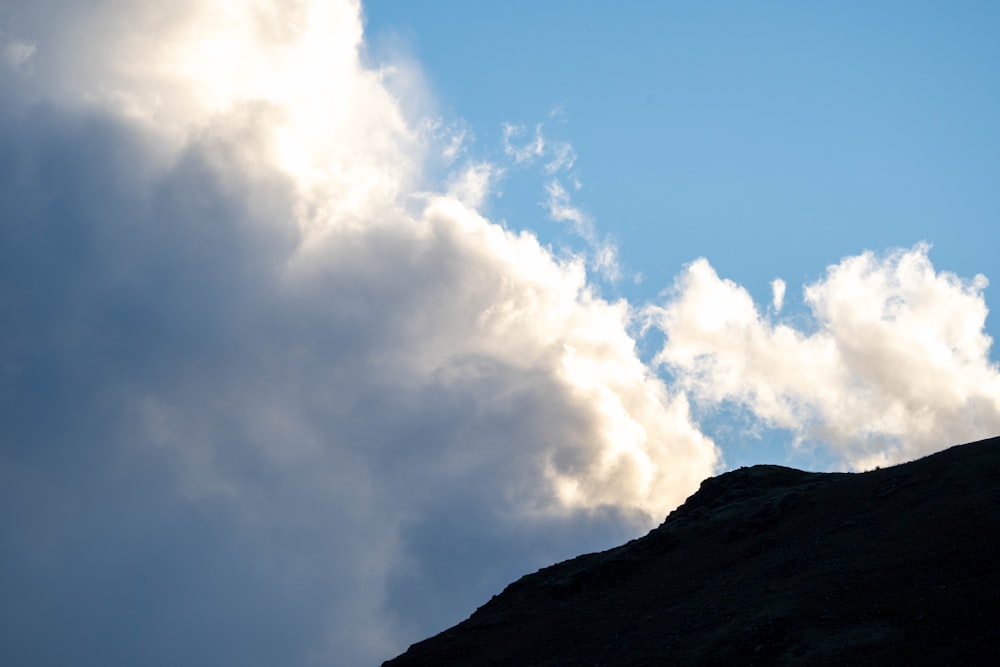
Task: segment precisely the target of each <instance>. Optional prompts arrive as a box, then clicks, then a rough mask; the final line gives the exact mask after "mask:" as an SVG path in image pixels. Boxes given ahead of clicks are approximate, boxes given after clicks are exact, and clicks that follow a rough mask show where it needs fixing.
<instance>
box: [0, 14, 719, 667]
mask: <svg viewBox="0 0 1000 667" xmlns="http://www.w3.org/2000/svg"><path fill="white" fill-rule="evenodd" d="M220 6H222V7H224V8H225V9H226V11H230V12H236V15H239V11H240V9H239V6H240V5H239V3H236V4H232V3H221V4H220ZM302 7H303V8H304V11H305V10H310V11H312V10H315V11H320V10H324V11H325V9H330V10H331V11H333V14H332V15H334V16H337V17H340V19H342V20H340V22H339V23H338V22H333V23H332V24H331V25H332V29H335V30H346V31H347V32H346V34H348V35H350V34H353V33H352V31H353V30H357V31H358V32H357V34H358V35H360V32H359V31H360V27H359V26H360V22H359V18H358V16H357V7H356V6H355V5H353V4H352V3H303V5H302ZM317 8H319V9H317ZM23 9H24V11H23V12H22V14H23V17H22V18H23V20H22V22H21V24H22V27H23V32H24V38H25V39H33V40H37V44H38V52H37V56H36V59H35V60H33V62H32V65H33V71H32V73H31V76H30V77H27V78H26V79H25V80H24V81H23V82H20V83H17V84H16V85H11V86H9V87H7V88H6V90H5V91H4V93H3V98H2V103H0V114H2V123H0V219H2V220H3V221H4V223H3V224H2V225H0V322H2V326H0V410H2V413H0V443H2V446H0V526H2V528H3V532H4V535H5V549H4V550H3V553H2V554H0V583H2V584H3V586H4V590H6V591H9V592H10V595H7V596H5V599H4V602H3V603H0V618H2V620H3V621H4V622H3V623H2V627H0V646H2V647H3V648H0V658H2V659H3V661H4V662H10V663H16V664H45V663H53V662H54V663H69V662H74V663H94V664H98V663H99V664H178V663H185V664H196V665H197V664H250V665H253V664H261V665H274V664H281V665H295V664H310V663H320V664H348V665H350V664H371V663H372V662H375V661H377V660H378V659H381V658H385V657H388V656H389V655H391V654H393V653H394V652H397V651H399V650H401V649H403V648H405V646H406V644H407V643H408V642H410V641H413V640H415V639H418V638H420V637H422V636H425V635H427V634H429V633H431V632H435V631H437V630H439V629H441V628H442V627H444V626H445V625H447V624H448V623H452V622H454V621H456V620H458V619H459V618H460V617H462V616H464V615H466V614H468V613H469V612H471V611H472V609H473V606H474V605H475V604H477V603H479V602H481V601H482V600H483V599H484V598H486V597H488V595H489V594H491V593H495V592H498V591H499V589H500V588H501V587H502V586H503V585H504V584H506V583H508V582H509V581H510V580H511V579H512V578H514V577H515V576H517V575H519V574H521V573H523V572H525V571H528V570H531V569H534V568H536V567H539V566H541V565H544V564H548V563H549V562H551V561H552V560H555V559H558V558H563V557H568V556H570V555H574V554H576V553H579V552H580V551H584V550H588V549H594V548H600V547H602V546H607V545H610V544H613V543H616V542H618V541H620V540H621V539H623V538H624V537H625V536H630V535H634V534H635V533H636V532H638V531H640V530H642V528H644V527H648V526H649V525H651V524H652V523H655V522H656V521H659V520H660V519H661V518H662V515H663V514H665V513H666V512H667V511H669V509H671V507H673V506H674V505H676V504H677V503H679V502H680V501H681V500H683V498H684V497H685V496H686V495H687V494H688V493H690V492H691V491H692V490H693V489H694V488H695V487H696V485H697V483H698V482H699V481H700V480H701V479H702V478H703V477H705V476H706V475H708V474H710V473H711V472H712V471H713V470H714V469H715V466H716V465H717V462H718V452H717V450H716V449H715V447H714V445H713V443H712V442H711V441H710V440H708V439H707V438H705V437H704V436H702V435H701V434H700V432H699V431H698V430H697V428H696V426H694V425H693V424H692V423H691V421H690V418H689V416H688V412H687V403H686V400H685V399H684V397H683V396H682V395H678V394H675V393H672V392H671V391H669V390H668V388H667V387H665V386H664V385H663V383H662V382H661V381H660V380H658V379H657V378H656V377H655V376H654V375H653V374H652V373H651V372H650V371H649V370H648V369H647V368H646V367H645V365H643V364H642V362H641V361H640V360H639V359H638V358H637V356H636V353H635V349H634V342H633V340H632V338H631V337H630V336H629V334H628V333H627V327H628V326H629V324H630V318H631V314H630V311H629V309H628V307H627V304H624V303H608V302H606V301H604V300H602V299H600V298H598V297H597V296H595V295H594V294H593V293H592V292H591V290H590V289H589V287H588V286H587V282H586V276H585V273H584V270H583V268H582V266H581V265H580V264H579V263H574V262H560V261H558V260H556V259H555V258H553V257H552V255H551V254H550V253H549V251H547V250H546V249H545V248H543V247H542V246H540V245H539V244H538V242H537V240H536V239H535V238H534V237H533V236H531V235H530V234H520V235H518V234H513V233H511V232H509V231H506V230H504V229H503V228H501V227H499V226H497V225H494V224H492V223H490V222H489V221H488V220H486V219H484V218H482V217H481V216H480V215H479V214H478V213H477V212H476V211H475V210H474V209H473V208H470V207H469V204H466V203H463V202H462V201H460V200H459V199H457V198H455V197H453V196H451V195H447V194H445V195H434V194H430V195H429V194H426V192H425V191H424V190H421V191H419V192H418V191H416V190H415V186H414V182H415V176H414V173H415V169H414V165H417V164H419V163H420V161H421V160H422V159H423V157H422V156H423V155H424V151H425V145H426V142H427V141H428V139H426V138H422V137H420V136H419V133H418V132H416V131H414V130H411V129H410V128H409V126H408V125H407V124H406V122H405V121H404V120H403V117H404V114H402V113H401V112H400V110H399V108H400V105H401V104H402V102H405V100H403V101H400V100H399V99H396V98H394V97H393V96H392V95H391V94H390V93H389V92H388V91H387V90H386V89H385V88H384V87H383V86H382V85H381V83H380V79H379V77H378V76H375V75H374V74H373V72H372V71H371V70H368V69H365V67H364V66H362V65H361V64H360V63H359V61H358V59H357V58H356V53H355V51H354V50H353V49H339V50H334V51H332V52H329V53H327V54H326V55H328V56H330V57H331V58H333V59H334V60H333V61H332V65H334V66H333V67H328V69H330V70H331V71H335V72H337V74H336V77H334V78H335V79H336V83H337V84H338V85H337V86H332V87H331V88H330V89H329V90H325V92H324V90H320V91H318V92H317V93H316V97H317V99H318V102H317V107H316V108H315V109H314V110H313V111H316V114H315V116H313V115H310V113H307V112H309V111H310V110H309V109H306V110H302V109H301V108H300V107H298V106H296V103H297V101H298V100H299V97H298V92H296V90H295V89H289V88H284V87H282V86H280V85H278V84H276V83H275V82H274V81H264V82H263V83H262V82H261V81H258V80H256V79H254V78H253V77H252V76H251V77H249V78H246V79H241V78H240V76H243V75H242V74H240V76H235V80H237V82H240V85H238V86H234V88H233V89H232V90H230V91H229V93H227V94H228V95H229V96H230V97H229V98H227V99H224V100H222V102H220V101H219V100H218V99H214V98H212V99H209V98H206V97H204V96H202V94H201V90H202V88H201V87H203V86H204V85H205V82H206V81H207V80H208V79H205V78H199V77H201V76H202V74H191V73H189V72H187V73H186V72H185V71H181V73H180V74H178V73H177V72H176V71H175V69H172V68H171V67H168V66H167V65H174V64H176V63H174V62H173V61H171V62H170V63H167V65H164V64H163V63H156V62H146V63H143V62H142V58H144V57H146V55H145V53H146V52H145V51H141V50H134V49H133V46H134V44H133V42H132V41H131V40H129V39H126V38H125V37H123V35H122V34H119V33H117V32H115V30H117V29H118V28H119V27H120V26H122V25H126V24H128V21H127V20H126V19H127V18H128V17H129V16H131V15H132V14H135V13H136V12H138V14H136V15H137V16H139V18H140V19H142V20H141V21H139V24H138V25H140V26H150V25H154V24H155V23H156V22H155V21H151V20H150V19H149V15H150V14H149V13H150V12H153V13H155V11H154V10H156V6H155V3H148V4H136V5H135V6H134V7H131V8H130V7H125V6H121V5H118V4H114V3H110V4H107V5H94V6H92V7H91V8H90V9H89V10H87V11H84V10H83V9H79V8H78V9H77V10H74V11H76V12H77V14H80V13H81V12H82V14H80V15H77V14H71V15H67V16H70V18H72V19H73V20H76V19H80V20H79V23H78V24H74V23H72V22H70V21H69V19H66V21H63V19H64V18H66V17H64V16H61V15H59V13H58V12H54V13H52V14H51V15H49V16H50V18H49V19H46V15H45V14H44V13H40V12H38V13H36V10H35V9H33V8H32V7H29V6H28V5H25V7H24V8H23ZM49 9H53V7H51V6H50V7H49ZM112 9H114V10H115V11H121V12H123V14H122V15H121V16H119V17H118V18H117V20H114V21H111V20H110V17H111V10H112ZM190 9H191V7H190V6H188V5H183V6H178V8H177V11H176V12H174V13H171V14H170V17H168V18H171V21H167V22H166V23H165V25H167V27H168V28H169V30H168V29H166V28H165V29H164V33H163V35H162V37H163V39H164V40H165V42H164V44H163V52H164V53H169V52H171V47H172V46H175V45H173V44H172V43H171V42H170V39H171V38H172V37H171V36H172V35H175V34H179V35H182V36H183V39H182V40H181V42H179V43H182V44H187V43H188V41H184V40H191V39H195V38H194V37H191V34H194V35H195V37H198V36H199V35H206V34H207V35H211V34H213V33H212V31H211V29H210V28H212V26H211V25H209V26H208V28H204V26H202V27H201V28H199V29H198V30H195V31H194V32H193V33H191V32H190V31H188V32H185V30H187V29H186V28H185V29H184V30H182V29H180V28H177V26H186V25H188V21H187V18H186V15H185V13H184V12H186V11H188V10H190ZM88 12H89V13H88ZM130 12H131V13H130ZM344 17H346V19H345V18H344ZM46 20H48V22H46ZM345 21H346V23H345ZM195 23H197V22H195ZM306 24H309V22H308V21H305V23H304V25H306ZM74 25H79V26H85V27H88V29H89V28H94V27H95V26H96V27H100V29H101V30H103V31H104V33H99V34H105V36H106V37H107V40H106V41H105V42H103V43H102V48H101V49H100V50H96V51H95V52H94V53H93V54H91V53H90V52H87V51H81V52H79V54H78V55H79V58H78V59H79V61H80V62H77V63H75V65H74V66H73V67H69V66H65V67H62V68H60V67H61V66H60V64H59V63H60V62H63V61H62V60H60V54H64V52H63V51H59V50H58V49H56V48H55V46H53V45H56V44H63V47H64V48H68V47H65V45H66V44H70V45H71V44H74V43H77V42H76V41H75V40H79V39H81V37H80V35H79V34H77V33H75V32H74V30H75V29H76V28H74ZM198 25H201V24H198ZM345 26H346V27H345ZM175 28H176V29H175ZM251 33H252V31H251ZM248 34H249V33H248ZM251 36H252V35H251ZM244 37H245V39H246V40H250V39H251V37H246V36H244ZM286 37H287V40H288V43H292V44H294V43H295V40H293V39H292V38H291V37H288V36H285V37H282V38H281V39H280V40H278V41H277V42H275V41H274V39H277V38H273V36H270V37H267V38H266V39H267V40H269V41H267V44H272V45H273V44H274V43H279V44H284V43H285V42H284V41H282V40H286ZM358 38H359V39H360V37H358ZM178 39H180V38H178ZM254 39H257V37H254ZM261 39H263V38H261ZM196 41H197V40H196ZM251 41H252V40H251ZM347 43H348V44H350V41H349V40H348V42H347ZM240 44H243V43H242V42H241V43H240ZM293 51H294V49H293ZM264 52H265V55H266V57H267V58H270V59H271V60H266V62H264V63H263V65H266V66H268V67H269V66H272V65H273V66H275V67H277V66H278V65H280V64H282V63H285V59H286V56H287V55H288V52H286V50H284V49H283V48H282V49H278V48H277V47H275V50H274V51H273V52H271V51H268V50H267V49H264ZM109 53H111V54H115V55H116V56H117V57H118V60H115V59H112V60H114V61H115V62H119V61H120V60H125V61H128V59H129V58H130V57H131V58H134V59H135V61H134V62H132V64H133V65H134V66H135V67H139V68H140V69H142V68H145V71H149V72H151V73H152V75H151V78H150V79H149V81H147V82H145V83H143V84H142V85H141V86H138V87H137V86H136V85H134V82H133V80H132V78H130V76H129V75H128V73H125V74H122V72H120V71H119V70H117V69H115V68H114V67H111V66H109V65H108V64H107V63H108V62H109V59H108V54H109ZM292 55H295V53H292ZM288 57H290V56H288ZM338 58H340V59H341V60H337V59H338ZM227 63H228V64H227ZM222 64H223V65H226V66H229V65H233V63H232V62H229V61H223V62H222ZM237 64H238V63H237ZM233 66H235V65H233ZM182 69H183V68H182ZM264 69H267V67H265V68H264ZM70 70H71V71H72V73H73V74H74V76H70V75H69V74H67V72H69V71H70ZM240 72H242V70H240ZM237 74H239V72H237ZM189 76H193V77H194V79H193V81H191V80H189ZM205 76H206V77H207V76H208V75H207V74H206V75H205ZM154 85H155V86H158V87H157V88H155V90H156V92H158V93H159V95H160V96H161V97H162V98H163V99H162V100H161V101H158V102H156V104H153V106H149V104H152V102H150V100H152V99H153V98H152V97H150V96H149V95H148V93H149V91H150V90H152V89H153V88H152V87H154ZM338 86H339V87H338ZM344 90H347V91H350V95H348V96H347V97H344V95H342V94H340V93H341V92H342V91H344ZM95 91H96V92H95ZM326 93H329V96H326V97H325V95H326ZM343 99H348V100H350V101H351V106H350V109H348V111H347V112H346V113H344V114H341V116H339V117H337V118H334V119H332V120H331V121H330V125H329V126H327V125H315V124H311V123H314V122H315V120H316V118H326V116H325V115H324V113H325V112H326V110H328V109H332V108H335V107H336V106H337V104H340V106H343V105H342V104H341V103H340V100H343ZM335 103H336V104H335ZM220 104H221V105H222V106H221V107H220V106H219V105H220ZM209 107H211V108H209ZM293 107H295V109H297V111H296V112H295V113H291V112H290V111H289V109H292V108H293ZM296 114H298V115H296ZM314 132H320V133H322V134H317V135H315V136H314V135H312V134H310V133H314ZM475 200H476V198H475V197H473V198H472V199H471V200H467V201H473V202H474V201H475Z"/></svg>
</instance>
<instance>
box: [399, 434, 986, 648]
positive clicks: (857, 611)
mask: <svg viewBox="0 0 1000 667" xmlns="http://www.w3.org/2000/svg"><path fill="white" fill-rule="evenodd" d="M998 545H1000V438H992V439H989V440H983V441H980V442H976V443H972V444H968V445H962V446H957V447H952V448H950V449H947V450H945V451H942V452H940V453H937V454H934V455H932V456H928V457H926V458H923V459H920V460H918V461H913V462H911V463H906V464H903V465H898V466H894V467H891V468H885V469H879V470H873V471H870V472H865V473H810V472H802V471H800V470H794V469H791V468H784V467H781V466H774V465H758V466H753V467H750V468H741V469H739V470H734V471H732V472H728V473H725V474H723V475H719V476H718V477H713V478H710V479H707V480H705V481H704V482H702V484H701V488H700V489H699V490H698V491H697V492H696V493H695V494H694V495H692V496H691V497H690V498H688V499H687V501H686V502H685V503H684V504H683V505H682V506H681V507H679V508H677V509H676V510H674V511H673V512H671V514H670V516H668V517H667V519H666V520H665V521H664V522H663V523H662V524H661V525H660V526H659V527H657V528H655V529H654V530H652V531H651V532H650V533H649V534H648V535H646V536H645V537H642V538H639V539H636V540H632V541H631V542H628V543H627V544H625V545H622V546H620V547H617V548H615V549H610V550H608V551H604V552H601V553H594V554H587V555H584V556H579V557H578V558H574V559H572V560H568V561H565V562H563V563H559V564H557V565H553V566H551V567H547V568H544V569H542V570H539V571H538V572H536V573H534V574H529V575H527V576H525V577H522V578H521V579H519V580H518V581H516V582H514V583H513V584H511V585H509V586H508V587H507V588H506V589H505V590H504V591H503V592H502V593H501V594H500V595H497V596H494V597H493V599H492V600H490V601H489V602H487V603H486V604H485V605H483V606H482V607H480V608H479V609H478V610H476V612H475V613H474V614H472V616H471V617H470V618H468V619H467V620H465V621H463V622H462V623H459V624H458V625H456V626H455V627H453V628H451V629H449V630H445V631H444V632H442V633H441V634H439V635H437V636H435V637H431V638H430V639H426V640H424V641H421V642H418V643H416V644H414V645H412V646H411V647H410V648H409V650H407V651H406V652H405V653H404V654H403V655H400V656H399V657H397V658H395V659H393V660H389V661H388V662H386V663H384V666H390V667H404V666H408V665H434V666H446V665H463V666H476V665H505V666H506V665H545V666H548V667H555V666H557V665H659V664H676V665H793V664H794V665H805V664H808V665H834V664H838V665H839V664H852V665H859V664H861V665H918V664H923V665H976V664H996V663H995V662H994V660H996V657H995V656H996V655H998V654H1000V547H998Z"/></svg>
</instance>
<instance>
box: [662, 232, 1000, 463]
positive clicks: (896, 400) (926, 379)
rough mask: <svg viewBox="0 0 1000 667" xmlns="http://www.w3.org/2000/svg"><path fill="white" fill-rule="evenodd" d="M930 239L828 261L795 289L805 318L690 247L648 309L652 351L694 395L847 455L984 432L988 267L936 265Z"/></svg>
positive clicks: (995, 412)
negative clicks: (658, 345)
mask: <svg viewBox="0 0 1000 667" xmlns="http://www.w3.org/2000/svg"><path fill="white" fill-rule="evenodd" d="M927 252H928V247H927V246H925V245H918V246H916V247H914V248H912V249H910V250H899V251H895V252H892V253H890V254H888V255H886V256H884V257H881V258H880V257H876V256H875V255H874V254H873V253H870V252H866V253H864V254H862V255H859V256H856V257H848V258H845V259H844V260H842V261H841V262H840V263H839V264H837V265H834V266H831V267H829V269H828V270H827V274H826V277H825V278H824V279H822V280H820V281H818V282H816V283H814V284H811V285H808V286H806V288H805V291H804V295H805V301H806V303H807V305H808V306H809V307H810V308H811V310H812V313H813V316H814V318H815V330H801V329H796V328H794V327H793V326H791V325H790V324H788V323H785V322H782V321H780V320H777V321H776V320H773V319H770V318H768V317H767V316H765V315H763V314H762V313H760V312H759V311H758V309H757V308H756V306H755V305H754V303H753V301H752V299H751V297H750V295H749V293H748V292H747V291H746V290H745V289H743V288H742V287H740V286H738V285H736V284H735V283H733V282H732V281H729V280H723V279H720V278H719V277H718V275H717V274H716V273H715V271H714V270H713V269H712V267H711V266H710V265H709V263H708V262H707V261H706V260H704V259H700V260H698V261H696V262H694V263H692V264H691V265H689V266H688V267H687V268H686V269H685V271H684V273H683V274H682V275H681V276H680V278H679V279H678V281H677V284H676V291H675V294H674V296H673V297H672V298H671V299H670V300H668V301H667V303H666V304H665V305H664V306H663V307H660V308H653V309H650V311H649V315H650V316H651V317H652V318H653V319H654V320H655V322H656V324H657V326H659V327H660V328H662V330H663V332H664V333H665V334H666V338H667V340H666V343H665V345H664V347H663V350H662V351H661V352H660V354H659V356H658V358H657V359H658V361H659V362H661V363H664V364H666V365H668V366H669V367H670V369H671V371H672V372H673V373H674V374H675V375H676V376H677V378H678V381H679V382H680V383H681V385H682V386H685V387H687V388H688V389H689V390H690V391H692V392H693V393H694V394H695V396H697V398H698V400H700V401H704V402H705V403H707V404H710V405H711V404H718V403H720V402H723V401H733V402H736V403H739V404H742V405H745V406H746V407H748V408H749V409H750V410H751V411H752V412H753V413H754V414H755V415H756V416H757V417H758V418H759V419H760V420H762V421H763V422H765V423H766V424H768V425H771V426H777V427H781V428H785V429H790V430H792V431H793V432H794V433H795V434H796V437H797V438H799V439H806V440H818V441H821V442H823V443H826V444H827V445H828V446H829V447H831V448H832V449H833V451H834V452H835V453H836V454H837V455H838V456H840V457H841V458H842V460H843V461H844V462H846V463H847V464H848V465H850V466H851V467H854V468H861V469H863V468H868V467H872V466H874V465H881V464H885V463H891V462H898V461H902V460H908V459H912V458H914V457H917V456H920V455H923V454H927V453H930V452H932V451H935V450H936V449H938V448H940V447H941V446H942V445H945V444H947V443H954V442H956V441H969V440H973V439H976V438H979V437H985V436H989V435H994V434H995V433H997V432H998V431H1000V374H998V370H997V368H996V365H995V364H993V363H992V362H991V361H990V359H989V348H990V345H991V342H992V341H991V340H990V338H989V337H988V336H987V335H986V334H985V333H984V332H983V328H984V324H985V319H986V314H987V310H986V306H985V303H984V300H983V296H982V290H983V289H985V287H986V284H987V282H986V279H985V278H984V277H983V276H976V277H975V278H973V279H972V280H963V279H961V278H959V277H958V276H955V275H954V274H951V273H947V272H936V271H935V270H934V268H933V266H932V265H931V262H930V260H929V259H928V257H927ZM779 293H780V288H776V289H775V303H774V306H775V311H776V312H777V311H778V306H779V304H780V301H781V300H780V299H779V298H778V294H779Z"/></svg>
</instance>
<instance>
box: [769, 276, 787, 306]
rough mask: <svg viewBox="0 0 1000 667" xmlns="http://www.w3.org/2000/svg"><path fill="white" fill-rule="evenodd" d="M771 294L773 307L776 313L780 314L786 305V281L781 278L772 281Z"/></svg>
mask: <svg viewBox="0 0 1000 667" xmlns="http://www.w3.org/2000/svg"><path fill="white" fill-rule="evenodd" d="M771 294H772V298H771V307H772V308H774V312H775V313H780V312H781V309H782V307H784V305H785V281H784V280H782V279H781V278H775V279H774V280H772V281H771Z"/></svg>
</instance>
